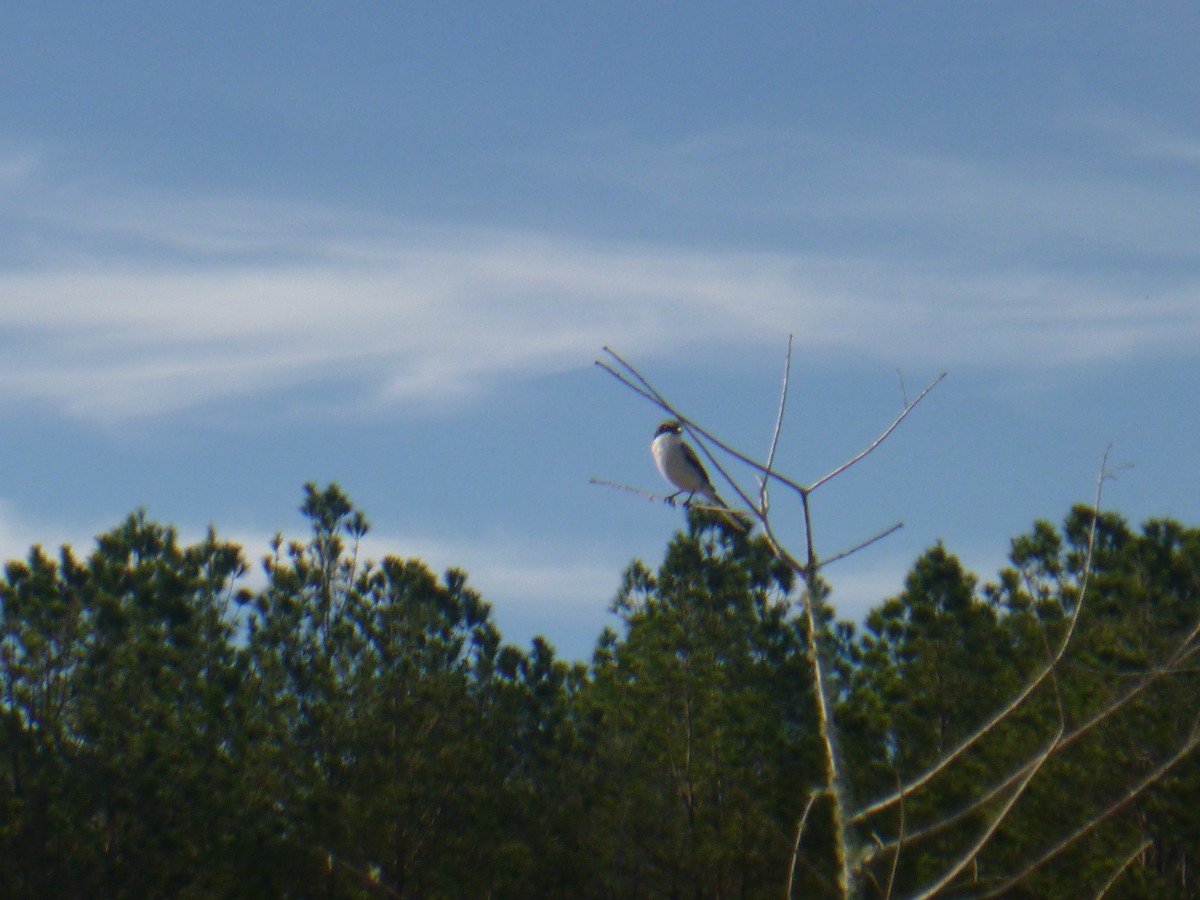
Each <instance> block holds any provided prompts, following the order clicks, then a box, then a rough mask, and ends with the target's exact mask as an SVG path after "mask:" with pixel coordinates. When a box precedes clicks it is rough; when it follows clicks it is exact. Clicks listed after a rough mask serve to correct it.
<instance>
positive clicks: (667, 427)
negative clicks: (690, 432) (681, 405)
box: [654, 419, 683, 437]
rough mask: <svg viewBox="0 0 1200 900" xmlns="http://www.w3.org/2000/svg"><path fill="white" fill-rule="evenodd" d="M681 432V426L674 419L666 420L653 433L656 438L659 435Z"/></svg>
mask: <svg viewBox="0 0 1200 900" xmlns="http://www.w3.org/2000/svg"><path fill="white" fill-rule="evenodd" d="M682 431H683V426H682V425H680V424H679V422H678V421H677V420H676V419H667V421H665V422H663V423H662V424H661V425H659V426H658V430H657V431H655V432H654V436H655V437H658V436H659V435H660V434H679V433H680V432H682Z"/></svg>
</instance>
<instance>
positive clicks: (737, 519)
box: [707, 491, 754, 532]
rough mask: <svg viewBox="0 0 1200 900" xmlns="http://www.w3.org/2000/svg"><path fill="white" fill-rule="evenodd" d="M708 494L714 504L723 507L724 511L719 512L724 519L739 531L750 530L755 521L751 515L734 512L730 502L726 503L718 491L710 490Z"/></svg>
mask: <svg viewBox="0 0 1200 900" xmlns="http://www.w3.org/2000/svg"><path fill="white" fill-rule="evenodd" d="M707 496H708V499H709V500H710V501H712V504H713V506H719V507H721V510H722V511H719V512H718V513H717V514H718V515H719V516H720V517H721V518H722V519H724V520H725V521H726V522H728V523H729V524H730V525H732V526H733V527H734V528H736V529H737V530H738V531H743V532H746V531H749V530H750V528H751V526H752V525H753V524H754V523H753V522H752V521H751V519H750V518H749V516H744V515H741V514H739V513H736V512H734V511H733V510H731V509H730V508H729V504H728V503H726V502H725V501H724V500H722V499H721V495H720V494H718V493H717V492H716V491H711V492H709V493H708V494H707Z"/></svg>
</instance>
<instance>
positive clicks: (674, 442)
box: [650, 431, 705, 491]
mask: <svg viewBox="0 0 1200 900" xmlns="http://www.w3.org/2000/svg"><path fill="white" fill-rule="evenodd" d="M682 444H683V440H682V439H681V438H680V437H679V435H677V434H673V433H672V432H669V431H668V432H666V433H664V434H660V435H659V436H658V437H656V438H655V439H654V442H653V443H652V444H651V445H650V451H651V453H653V454H654V464H655V465H656V466H658V471H659V472H660V473H661V474H662V477H663V478H665V479H666V480H667V481H669V482H671V484H673V485H675V487H677V488H679V489H680V490H682V491H699V490H702V489H703V488H704V487H705V484H704V480H703V479H702V478H701V476H700V473H699V472H697V471H696V470H695V468H693V467H692V466H691V465H689V464H688V461H687V457H685V456H684V455H683V446H682Z"/></svg>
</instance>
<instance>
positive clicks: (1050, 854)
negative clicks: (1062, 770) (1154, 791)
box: [984, 727, 1200, 898]
mask: <svg viewBox="0 0 1200 900" xmlns="http://www.w3.org/2000/svg"><path fill="white" fill-rule="evenodd" d="M1197 746H1200V732H1197V731H1196V729H1195V727H1193V730H1192V735H1191V737H1190V738H1188V740H1187V741H1185V742H1184V744H1183V746H1182V747H1180V748H1179V750H1178V751H1177V752H1176V753H1175V754H1173V755H1172V756H1171V757H1169V758H1168V759H1167V760H1166V761H1164V762H1163V763H1162V764H1161V765H1159V766H1158V767H1157V768H1155V769H1154V770H1153V771H1152V772H1150V773H1149V774H1148V775H1147V776H1146V777H1145V778H1143V779H1142V780H1141V781H1139V782H1138V783H1137V784H1135V785H1134V786H1133V787H1131V788H1130V789H1129V790H1128V791H1126V792H1125V793H1124V794H1123V795H1122V796H1121V797H1120V798H1119V799H1118V800H1117V801H1116V802H1114V803H1113V804H1112V805H1111V806H1109V807H1108V808H1107V809H1105V810H1104V811H1103V812H1101V813H1100V814H1099V815H1097V816H1094V817H1093V818H1092V819H1091V820H1090V821H1089V822H1088V823H1087V824H1085V825H1082V826H1080V827H1079V828H1077V829H1076V830H1075V831H1074V832H1072V833H1071V834H1069V835H1067V837H1065V838H1063V839H1062V840H1061V841H1059V842H1058V843H1057V844H1055V845H1054V846H1053V847H1051V848H1050V849H1049V850H1047V851H1046V852H1045V853H1043V854H1042V855H1041V856H1040V857H1038V858H1037V859H1036V860H1034V861H1033V862H1032V863H1030V864H1029V865H1028V866H1026V867H1025V868H1024V869H1022V870H1021V871H1020V872H1018V873H1017V874H1016V875H1014V876H1012V877H1011V878H1009V879H1008V880H1007V881H1005V882H1004V883H1003V884H1002V885H1000V886H999V887H998V888H996V889H995V890H993V891H991V892H990V893H987V894H985V895H984V897H985V898H989V897H1000V896H1003V895H1004V894H1006V893H1008V892H1009V891H1010V890H1011V889H1012V888H1013V887H1015V886H1016V885H1018V884H1020V883H1021V882H1022V881H1024V880H1025V879H1026V878H1028V877H1029V876H1030V875H1032V874H1033V873H1034V872H1035V871H1037V870H1038V869H1040V868H1041V867H1042V866H1044V865H1045V864H1046V863H1048V862H1049V861H1050V860H1052V859H1053V858H1054V857H1056V856H1058V854H1060V853H1062V852H1063V851H1064V850H1066V849H1067V848H1068V847H1070V846H1071V845H1072V844H1074V843H1075V842H1076V841H1077V840H1079V839H1080V838H1082V837H1083V836H1084V835H1086V834H1088V833H1089V832H1091V831H1093V830H1094V829H1096V828H1097V827H1099V825H1100V824H1101V823H1103V822H1105V821H1107V820H1108V819H1109V818H1111V817H1112V816H1113V815H1115V814H1116V813H1118V812H1120V811H1121V809H1122V808H1124V807H1125V806H1126V805H1127V804H1129V803H1131V802H1132V801H1133V800H1135V799H1137V797H1138V795H1139V794H1141V793H1142V792H1143V791H1144V790H1146V788H1148V787H1150V786H1151V785H1153V784H1154V783H1155V782H1157V781H1159V780H1161V779H1162V777H1163V776H1164V775H1166V774H1167V773H1168V772H1170V771H1171V769H1173V768H1174V767H1175V766H1177V765H1179V763H1181V762H1182V761H1183V760H1185V759H1186V758H1187V757H1188V756H1190V755H1191V753H1192V751H1193V750H1195V749H1196V747H1197Z"/></svg>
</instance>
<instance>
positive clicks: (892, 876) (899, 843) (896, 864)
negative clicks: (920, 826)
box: [883, 772, 906, 900]
mask: <svg viewBox="0 0 1200 900" xmlns="http://www.w3.org/2000/svg"><path fill="white" fill-rule="evenodd" d="M896 782H897V784H896V786H897V787H898V788H899V789H900V832H899V834H898V835H897V836H896V852H895V853H894V854H892V869H891V871H890V872H888V883H887V893H885V894H884V895H883V900H892V890H893V888H895V886H896V871H897V870H898V869H899V868H900V854H901V852H902V851H903V850H904V832H905V828H906V824H905V821H904V816H905V812H904V784H903V783H902V782H901V781H900V773H899V772H897V773H896Z"/></svg>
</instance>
